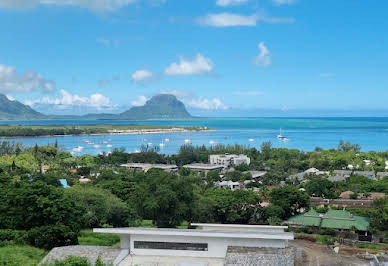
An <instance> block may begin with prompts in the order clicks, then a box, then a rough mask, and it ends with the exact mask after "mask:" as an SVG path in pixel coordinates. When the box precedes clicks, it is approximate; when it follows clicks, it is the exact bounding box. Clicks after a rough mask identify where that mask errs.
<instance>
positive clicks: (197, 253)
mask: <svg viewBox="0 0 388 266" xmlns="http://www.w3.org/2000/svg"><path fill="white" fill-rule="evenodd" d="M192 226H197V227H199V228H200V229H198V230H197V229H161V228H98V229H94V230H93V231H94V232H96V233H108V234H119V235H120V248H121V252H120V254H119V255H118V256H117V257H116V259H115V261H114V265H119V266H127V265H180V266H185V265H198V266H202V265H203V266H205V265H209V266H213V265H214V266H216V265H217V266H221V265H232V264H233V265H236V264H238V265H244V263H248V264H250V265H267V264H257V263H258V262H259V260H260V259H261V260H264V261H265V262H268V263H270V264H271V265H280V261H282V262H283V263H282V265H294V264H293V263H294V255H293V252H292V249H290V248H288V240H292V239H294V236H293V233H288V232H284V229H286V228H287V227H285V226H262V225H235V224H234V225H217V224H192ZM247 251H249V256H247ZM238 262H239V263H238ZM263 263H264V262H263Z"/></svg>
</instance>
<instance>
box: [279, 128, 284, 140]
mask: <svg viewBox="0 0 388 266" xmlns="http://www.w3.org/2000/svg"><path fill="white" fill-rule="evenodd" d="M277 138H278V139H285V138H286V137H285V136H283V135H282V128H280V133H279V135H278V136H277Z"/></svg>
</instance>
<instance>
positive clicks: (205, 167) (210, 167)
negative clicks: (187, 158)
mask: <svg viewBox="0 0 388 266" xmlns="http://www.w3.org/2000/svg"><path fill="white" fill-rule="evenodd" d="M183 167H184V168H187V169H190V170H193V171H195V172H205V173H208V172H209V171H222V170H224V169H225V166H224V165H217V164H207V163H192V164H186V165H184V166H183Z"/></svg>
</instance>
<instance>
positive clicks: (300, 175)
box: [288, 167, 330, 181]
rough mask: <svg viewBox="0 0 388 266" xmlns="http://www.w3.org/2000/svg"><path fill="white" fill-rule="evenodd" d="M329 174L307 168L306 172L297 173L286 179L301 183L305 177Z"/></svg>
mask: <svg viewBox="0 0 388 266" xmlns="http://www.w3.org/2000/svg"><path fill="white" fill-rule="evenodd" d="M329 174H330V172H328V171H320V170H318V169H317V168H314V167H313V168H309V169H307V170H306V171H304V172H301V173H297V174H294V175H290V176H289V177H288V178H289V179H297V180H299V181H303V180H305V178H306V177H308V176H310V175H316V176H318V175H329Z"/></svg>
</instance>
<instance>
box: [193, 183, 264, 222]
mask: <svg viewBox="0 0 388 266" xmlns="http://www.w3.org/2000/svg"><path fill="white" fill-rule="evenodd" d="M260 202H261V199H260V197H259V196H258V195H257V194H256V193H254V192H252V191H245V190H236V191H231V190H225V189H209V190H207V191H206V192H205V193H204V195H203V196H202V197H201V198H200V199H199V200H198V201H197V202H196V206H195V211H194V220H195V221H197V222H213V223H241V224H245V223H248V221H249V220H250V219H251V218H252V217H253V215H254V214H255V213H256V210H257V209H258V208H259V206H260V205H259V204H260Z"/></svg>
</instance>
